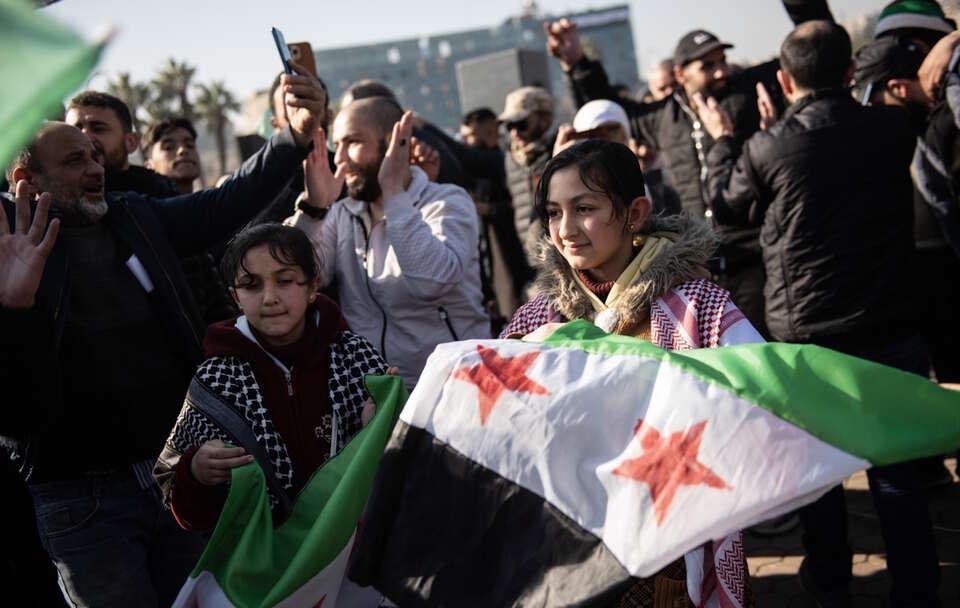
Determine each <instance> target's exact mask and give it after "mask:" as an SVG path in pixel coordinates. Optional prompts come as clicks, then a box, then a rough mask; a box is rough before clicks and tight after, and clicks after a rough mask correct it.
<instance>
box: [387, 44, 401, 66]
mask: <svg viewBox="0 0 960 608" xmlns="http://www.w3.org/2000/svg"><path fill="white" fill-rule="evenodd" d="M387 61H389V62H390V63H400V49H398V48H397V47H395V46H392V47H390V48H389V49H388V50H387Z"/></svg>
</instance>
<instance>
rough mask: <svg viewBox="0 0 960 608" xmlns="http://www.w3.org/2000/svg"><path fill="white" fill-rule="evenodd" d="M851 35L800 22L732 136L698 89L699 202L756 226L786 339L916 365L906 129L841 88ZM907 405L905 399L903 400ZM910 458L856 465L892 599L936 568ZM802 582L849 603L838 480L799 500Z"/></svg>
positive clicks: (932, 585)
mask: <svg viewBox="0 0 960 608" xmlns="http://www.w3.org/2000/svg"><path fill="white" fill-rule="evenodd" d="M850 55H851V51H850V38H849V36H848V35H847V33H846V31H845V30H844V29H843V28H842V27H840V26H838V25H836V24H834V23H831V22H827V21H811V22H807V23H804V24H802V25H800V26H798V27H797V28H796V29H795V30H794V31H793V32H792V33H791V34H790V35H789V36H788V37H787V39H786V40H785V41H784V43H783V46H782V47H781V49H780V61H781V65H782V69H781V70H780V71H779V72H778V74H777V78H778V80H779V81H780V85H781V86H782V88H783V91H784V94H785V95H786V97H787V99H788V100H789V101H790V102H791V105H790V108H789V109H788V110H787V112H786V113H785V114H784V116H783V117H782V119H781V120H780V121H779V122H778V123H777V124H776V125H774V126H772V127H770V128H769V129H767V130H766V131H761V132H758V133H756V134H755V135H754V136H753V137H751V138H750V139H749V140H747V142H746V144H745V145H744V146H743V147H742V152H741V148H740V147H738V146H737V145H736V143H735V139H734V129H733V126H732V124H731V120H730V118H729V116H727V115H726V114H725V113H724V112H723V110H722V109H721V108H720V106H719V104H717V103H716V102H715V101H713V100H710V101H704V100H703V99H702V97H698V99H697V104H698V106H699V108H698V109H699V115H700V117H701V118H702V120H703V122H704V126H705V128H706V129H707V130H708V131H709V132H710V134H711V137H713V138H714V140H715V141H716V143H715V144H714V146H713V148H712V149H711V150H710V153H709V154H708V156H707V164H708V168H709V175H708V178H709V184H708V188H709V190H708V192H709V202H710V205H711V207H712V208H713V211H714V217H715V218H716V219H717V220H718V221H719V222H721V223H730V224H733V225H742V224H744V223H751V224H753V225H759V226H760V227H761V228H760V245H761V247H762V248H763V260H764V263H765V265H766V271H767V286H766V292H765V295H766V318H767V327H768V328H769V330H770V333H771V335H772V336H773V337H774V338H775V339H776V340H780V341H784V342H796V343H812V344H818V345H821V346H826V347H829V348H832V349H834V350H838V351H841V352H845V353H848V354H851V355H855V356H858V357H863V358H865V359H870V360H873V361H876V362H878V363H883V364H885V365H890V366H892V367H898V368H900V369H902V370H905V371H909V372H913V373H916V374H920V375H922V376H924V377H926V375H927V371H928V358H927V345H926V341H925V340H924V338H923V336H922V334H921V331H920V327H919V324H918V321H919V319H918V318H917V317H918V315H917V311H916V310H914V309H913V308H912V307H911V300H910V297H909V296H910V294H912V293H914V282H913V269H914V253H915V252H914V243H913V209H912V185H911V182H910V174H909V166H910V159H911V157H912V154H913V146H914V141H915V140H914V135H913V134H912V132H911V130H910V127H909V125H908V122H907V120H906V117H905V116H904V114H903V112H901V111H899V110H897V109H894V108H885V107H866V108H865V107H862V106H861V105H860V104H858V103H857V102H856V101H854V100H853V99H852V98H851V97H850V95H849V93H848V92H847V91H846V90H845V88H844V85H845V84H846V82H848V81H849V79H850V77H851V75H852V65H851V61H850ZM904 407H911V404H904ZM918 467H919V465H918V464H917V463H905V464H902V465H894V466H887V467H876V468H873V469H870V470H869V471H868V472H867V476H868V479H869V481H870V490H871V493H872V494H873V499H874V504H875V505H876V508H877V513H878V515H879V516H880V525H881V529H882V531H883V537H884V540H885V543H886V547H887V564H888V571H889V573H890V576H891V579H892V585H891V590H890V596H891V603H892V605H895V606H907V605H911V606H912V605H917V606H932V605H936V604H937V586H938V584H939V568H938V562H937V555H936V547H935V545H934V539H933V532H932V527H931V522H930V515H929V510H928V505H927V502H926V498H925V497H924V495H923V493H922V489H921V488H919V487H918V486H917V484H916V483H915V481H916V474H917V471H918ZM800 520H801V523H802V524H803V526H804V535H803V543H804V547H805V549H806V552H807V558H806V559H805V560H804V562H803V564H802V565H801V568H800V576H801V582H802V583H803V584H804V586H805V587H806V588H807V589H808V590H810V591H811V592H812V593H813V594H814V595H815V596H816V597H817V598H818V600H819V601H820V602H821V603H822V604H823V605H848V604H849V595H848V585H849V582H850V578H851V563H850V559H851V557H852V554H851V552H850V548H849V546H848V545H847V543H846V538H847V533H846V510H845V505H844V498H843V488H842V486H837V487H836V488H834V489H833V490H831V491H830V492H828V493H827V494H826V495H824V496H823V498H821V499H820V500H818V501H816V502H815V503H813V504H811V505H809V506H807V507H804V508H803V509H801V512H800Z"/></svg>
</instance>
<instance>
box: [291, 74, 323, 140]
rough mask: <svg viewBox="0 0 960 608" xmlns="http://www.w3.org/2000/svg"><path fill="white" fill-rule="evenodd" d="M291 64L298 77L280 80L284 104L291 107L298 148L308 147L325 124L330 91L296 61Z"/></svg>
mask: <svg viewBox="0 0 960 608" xmlns="http://www.w3.org/2000/svg"><path fill="white" fill-rule="evenodd" d="M287 63H288V65H289V66H290V67H291V68H293V70H294V71H296V72H297V73H296V74H284V75H283V76H281V77H280V86H282V87H283V93H284V96H283V103H284V105H285V106H286V108H287V120H289V121H290V128H291V130H292V131H293V137H294V139H296V140H297V145H299V146H300V147H301V148H306V147H307V146H308V145H309V144H310V140H311V139H312V138H313V132H314V130H315V129H316V128H317V127H319V126H320V125H321V124H323V119H324V118H326V112H327V91H326V90H325V89H324V88H323V85H322V84H320V81H319V80H317V79H316V78H314V77H313V75H311V74H310V72H309V71H307V69H306V68H305V67H303V66H302V65H300V64H299V63H297V62H296V61H293V60H290V61H288V62H287Z"/></svg>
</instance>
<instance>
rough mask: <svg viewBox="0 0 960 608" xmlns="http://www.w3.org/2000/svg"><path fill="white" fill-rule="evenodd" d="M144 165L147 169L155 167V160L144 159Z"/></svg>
mask: <svg viewBox="0 0 960 608" xmlns="http://www.w3.org/2000/svg"><path fill="white" fill-rule="evenodd" d="M143 166H144V167H146V168H147V169H153V162H152V161H151V160H150V159H149V158H148V159H146V160H144V161H143Z"/></svg>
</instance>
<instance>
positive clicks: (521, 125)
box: [503, 118, 527, 133]
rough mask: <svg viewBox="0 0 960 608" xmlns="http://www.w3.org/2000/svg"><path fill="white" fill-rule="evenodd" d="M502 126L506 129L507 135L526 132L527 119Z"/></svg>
mask: <svg viewBox="0 0 960 608" xmlns="http://www.w3.org/2000/svg"><path fill="white" fill-rule="evenodd" d="M503 126H504V127H506V129H507V133H509V132H510V131H514V130H516V131H526V130H527V119H526V118H524V119H523V120H518V121H516V122H505V123H503Z"/></svg>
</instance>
